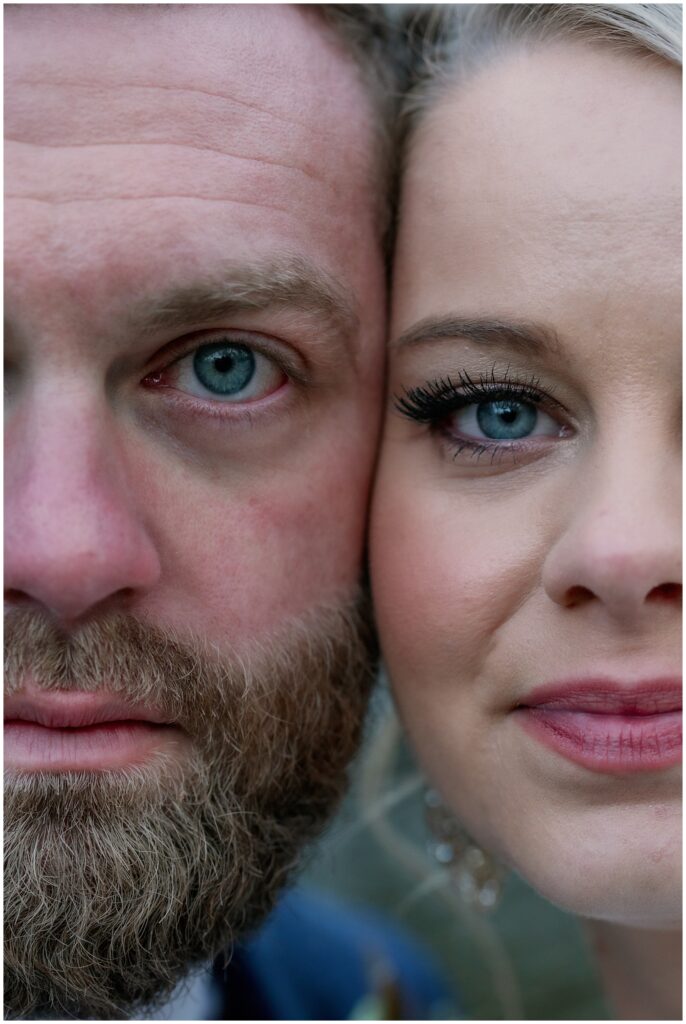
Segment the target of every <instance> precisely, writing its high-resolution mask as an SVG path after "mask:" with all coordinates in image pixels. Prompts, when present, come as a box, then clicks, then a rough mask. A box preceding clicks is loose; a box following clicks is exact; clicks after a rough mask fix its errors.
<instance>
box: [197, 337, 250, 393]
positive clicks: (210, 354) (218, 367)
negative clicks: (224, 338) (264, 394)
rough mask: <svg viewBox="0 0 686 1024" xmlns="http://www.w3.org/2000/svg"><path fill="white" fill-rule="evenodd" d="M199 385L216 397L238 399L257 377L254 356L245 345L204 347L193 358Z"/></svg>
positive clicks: (220, 344) (223, 344)
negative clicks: (238, 395)
mask: <svg viewBox="0 0 686 1024" xmlns="http://www.w3.org/2000/svg"><path fill="white" fill-rule="evenodd" d="M193 369H194V370H195V373H196V375H197V377H198V380H199V381H200V383H201V384H202V385H203V386H204V387H206V388H207V390H208V391H211V392H212V393H213V394H215V395H236V394H238V393H239V392H241V391H243V389H244V388H246V387H247V386H248V384H249V383H250V381H251V380H252V379H253V377H254V375H255V356H254V354H253V352H251V350H250V349H249V348H246V347H245V346H244V345H227V344H226V343H225V342H219V343H218V344H214V345H203V346H202V347H201V348H199V349H198V350H197V351H196V352H195V355H194V356H193Z"/></svg>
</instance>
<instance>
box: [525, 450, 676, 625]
mask: <svg viewBox="0 0 686 1024" xmlns="http://www.w3.org/2000/svg"><path fill="white" fill-rule="evenodd" d="M680 493H681V491H680V474H679V472H678V467H675V466H672V465H671V464H670V463H669V460H668V459H660V460H658V464H657V465H656V464H655V460H653V459H649V458H648V457H645V459H644V461H643V462H641V460H640V458H638V459H637V458H632V457H631V453H627V452H623V453H622V454H619V455H618V454H617V452H615V453H614V454H610V453H607V457H606V458H605V459H601V460H598V462H597V463H596V464H595V466H593V467H592V468H591V470H590V472H589V473H588V475H587V477H586V478H585V479H584V481H583V482H582V483H581V484H580V486H579V487H578V488H577V489H576V491H575V492H574V493H573V494H570V495H569V497H568V506H567V511H566V514H565V516H564V524H565V525H564V528H563V530H562V532H561V533H560V535H559V536H558V539H557V541H556V542H555V543H554V544H553V546H552V548H551V550H550V552H549V554H548V557H547V559H546V561H545V564H544V569H543V585H544V588H545V590H546V593H547V594H548V596H549V597H550V598H551V600H553V601H555V602H556V604H558V605H561V606H562V607H564V608H580V607H582V606H584V605H589V606H591V605H592V606H594V607H595V608H596V609H597V610H600V611H602V612H603V613H604V614H605V615H606V616H607V617H608V618H610V619H612V620H613V621H614V622H615V623H617V624H619V625H622V626H632V625H635V624H637V623H638V621H639V620H640V618H641V616H642V615H644V614H645V613H646V611H647V610H648V608H649V607H651V606H654V605H656V604H657V603H660V604H664V603H669V604H673V605H675V606H678V605H679V604H680V601H681V580H682V577H681V513H680Z"/></svg>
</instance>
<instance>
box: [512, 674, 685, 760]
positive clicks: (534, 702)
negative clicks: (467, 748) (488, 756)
mask: <svg viewBox="0 0 686 1024" xmlns="http://www.w3.org/2000/svg"><path fill="white" fill-rule="evenodd" d="M681 707H682V692H681V682H680V680H677V679H674V678H669V679H655V680H644V681H642V682H639V683H635V684H631V685H627V684H621V683H618V682H616V681H613V680H608V679H602V680H600V679H599V680H588V679H587V680H575V681H571V682H564V683H553V684H550V685H547V686H542V687H539V688H538V689H536V690H534V691H532V693H530V694H527V695H526V697H525V698H524V700H522V701H521V702H520V703H519V705H518V706H517V707H516V708H515V709H514V713H515V719H516V720H517V721H518V722H519V723H520V724H521V725H522V726H523V728H524V729H525V730H526V732H527V733H528V734H529V735H531V736H532V737H534V738H535V739H537V740H539V742H541V743H542V744H543V745H544V746H546V747H548V748H549V749H551V750H554V751H556V752H557V753H559V754H562V755H563V756H564V757H566V758H568V759H569V760H570V761H574V762H575V763H577V764H580V765H582V766H583V767H584V768H589V769H591V770H592V771H597V772H605V773H608V774H627V773H634V772H645V771H660V770H663V769H665V768H670V767H672V766H673V765H676V764H679V762H680V761H681V754H682V721H681Z"/></svg>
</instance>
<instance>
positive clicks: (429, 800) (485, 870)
mask: <svg viewBox="0 0 686 1024" xmlns="http://www.w3.org/2000/svg"><path fill="white" fill-rule="evenodd" d="M424 818H425V821H426V824H427V827H428V829H429V831H430V832H431V835H432V838H431V841H430V843H429V852H430V853H431V855H432V856H433V858H434V859H435V860H437V861H438V863H439V864H440V865H441V867H443V868H445V869H446V871H448V872H449V874H450V875H451V876H452V879H453V881H454V883H455V886H456V888H457V891H458V893H459V894H460V896H461V898H462V899H463V900H464V902H465V903H466V904H467V905H468V906H469V907H473V908H474V909H476V910H480V911H482V912H488V911H490V910H494V909H495V907H497V905H498V903H499V902H500V897H501V895H502V890H503V885H504V881H505V871H504V869H503V866H502V864H499V863H498V861H496V860H495V859H494V858H493V857H491V855H490V854H489V853H486V851H485V850H482V849H481V847H480V846H477V844H476V843H475V842H474V840H473V839H472V838H471V836H470V835H469V834H468V833H467V832H466V831H465V830H464V829H463V828H462V826H461V825H460V824H459V823H458V822H457V821H456V819H455V818H454V817H453V815H452V814H451V812H450V811H449V810H448V808H447V807H446V806H445V804H444V803H443V801H442V799H441V797H440V795H439V794H438V793H437V792H436V790H435V789H430V788H427V789H426V790H425V792H424Z"/></svg>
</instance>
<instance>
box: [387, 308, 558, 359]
mask: <svg viewBox="0 0 686 1024" xmlns="http://www.w3.org/2000/svg"><path fill="white" fill-rule="evenodd" d="M458 339H461V340H463V341H473V342H476V344H477V345H504V346H508V347H509V348H513V349H516V350H517V351H518V352H521V353H523V354H524V355H537V356H540V355H554V356H556V357H558V358H559V357H560V355H561V350H560V342H559V339H558V337H557V334H556V332H555V331H554V330H553V328H552V327H549V326H547V325H545V324H539V323H533V322H532V321H529V320H517V319H508V318H504V317H476V318H475V317H463V316H453V315H448V316H442V317H426V318H425V319H424V320H420V321H419V322H418V323H416V324H414V325H413V326H412V327H410V328H409V329H408V330H406V331H403V333H402V334H401V335H400V337H399V338H397V339H396V340H395V341H392V342H391V346H390V347H391V349H401V348H408V347H414V346H416V345H422V344H425V343H429V342H434V341H455V340H458Z"/></svg>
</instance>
